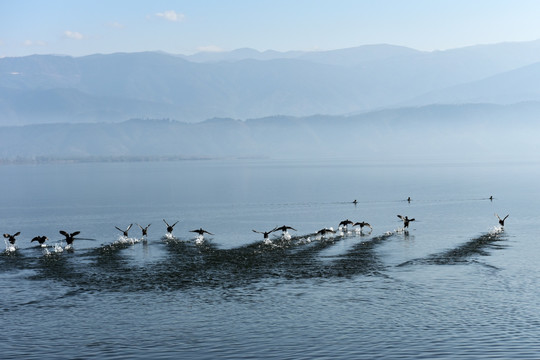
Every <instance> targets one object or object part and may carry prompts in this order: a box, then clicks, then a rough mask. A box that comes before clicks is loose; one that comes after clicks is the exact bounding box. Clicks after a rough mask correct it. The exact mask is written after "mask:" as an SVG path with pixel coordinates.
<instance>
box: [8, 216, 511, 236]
mask: <svg viewBox="0 0 540 360" xmlns="http://www.w3.org/2000/svg"><path fill="white" fill-rule="evenodd" d="M506 216H508V215H506ZM20 234H21V232H20V231H17V232H16V233H15V234H13V237H15V236H19V235H20Z"/></svg>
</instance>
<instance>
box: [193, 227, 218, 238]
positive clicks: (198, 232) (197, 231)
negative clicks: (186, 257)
mask: <svg viewBox="0 0 540 360" xmlns="http://www.w3.org/2000/svg"><path fill="white" fill-rule="evenodd" d="M189 232H194V233H197V234H199V235H201V236H204V234H208V235H214V234H212V233H211V232H208V231H206V230H204V229H203V228H200V229H198V230H190V231H189Z"/></svg>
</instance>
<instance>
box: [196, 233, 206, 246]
mask: <svg viewBox="0 0 540 360" xmlns="http://www.w3.org/2000/svg"><path fill="white" fill-rule="evenodd" d="M203 243H204V236H203V235H197V237H196V238H195V244H196V245H202V244H203Z"/></svg>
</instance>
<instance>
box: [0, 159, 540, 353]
mask: <svg viewBox="0 0 540 360" xmlns="http://www.w3.org/2000/svg"><path fill="white" fill-rule="evenodd" d="M0 171H1V172H2V175H3V176H1V177H0V186H1V189H2V192H1V196H2V199H1V200H2V201H1V202H0V229H1V230H0V231H1V232H2V233H9V234H13V233H15V232H17V231H20V232H21V235H19V236H18V237H17V241H16V244H15V247H16V248H15V249H13V251H11V249H9V251H8V246H7V243H6V251H2V253H1V254H0V273H1V274H2V276H0V286H1V289H2V290H0V292H1V293H2V296H1V297H0V310H1V312H2V323H3V324H4V331H3V332H2V335H0V344H2V346H1V347H2V348H3V350H2V352H3V355H2V356H3V358H43V357H45V358H47V357H54V358H73V357H84V358H93V357H95V358H103V357H130V358H148V357H149V356H152V357H153V358H171V357H178V356H181V357H184V356H190V357H196V358H223V357H230V358H241V357H254V358H279V359H282V358H321V357H328V358H330V357H331V358H340V359H350V358H365V359H371V358H400V359H407V358H410V359H416V358H422V357H423V358H441V359H451V358H456V357H465V358H522V359H526V358H530V359H532V358H535V357H537V354H538V353H539V352H540V348H539V345H538V343H537V339H538V335H540V333H539V332H540V331H539V330H538V329H539V328H540V327H539V326H538V325H539V324H540V319H539V317H538V315H537V314H538V313H539V311H538V310H539V308H538V302H537V301H536V299H538V295H539V293H538V289H537V287H536V276H535V275H536V273H537V270H538V265H537V261H536V256H535V254H537V253H538V251H539V250H540V245H538V243H537V241H536V238H537V237H536V233H537V231H538V229H539V228H540V227H539V225H540V217H539V216H538V214H539V213H540V212H539V205H538V204H539V202H538V200H539V198H540V193H539V191H538V190H537V188H536V183H537V179H538V178H539V177H538V175H539V174H540V168H539V167H538V164H536V163H530V164H501V163H494V164H473V165H472V164H451V165H448V164H446V165H445V164H437V165H433V164H431V165H425V164H402V165H400V166H396V165H395V164H394V165H384V164H374V163H370V164H366V163H362V162H358V161H344V160H340V161H270V160H268V161H251V160H231V161H179V162H157V163H116V164H107V163H105V164H104V163H92V164H48V165H38V166H36V165H17V166H2V167H0ZM409 196H410V197H411V201H410V202H408V201H406V199H407V197H409ZM490 196H493V200H490V199H489V197H490ZM355 199H356V200H357V203H356V204H353V200H355ZM398 214H399V215H404V216H405V215H407V216H409V218H415V221H414V222H411V223H410V225H409V228H408V230H404V229H403V222H402V221H401V220H400V219H399V218H398V217H397V215H398ZM495 214H498V215H500V216H501V217H502V216H505V215H506V214H509V217H508V218H507V219H506V223H505V226H504V229H503V228H501V227H500V225H499V224H498V219H497V218H496V216H495ZM164 219H165V220H166V221H167V222H168V223H169V224H173V223H174V222H176V221H178V224H177V225H175V227H174V230H173V232H172V234H167V232H166V224H165V223H164V221H163V220H164ZM345 219H351V220H352V221H354V222H357V221H358V222H359V221H367V222H369V223H370V224H371V225H372V226H373V230H372V231H370V230H369V229H366V228H364V229H363V230H362V231H361V232H360V231H356V230H355V229H354V228H353V227H351V226H350V225H349V227H348V228H347V230H343V231H339V230H338V224H339V222H341V221H342V220H345ZM137 223H138V224H140V225H142V226H146V225H148V224H151V225H150V227H149V228H148V235H147V236H146V237H143V236H142V234H141V230H140V229H139V227H138V226H137V225H135V224H137ZM130 224H133V226H132V228H131V229H130V230H129V234H128V236H123V235H122V234H121V233H120V232H119V231H118V230H117V229H115V226H117V227H119V228H120V229H126V228H127V227H128V226H129V225H130ZM282 225H288V226H291V227H294V229H296V230H289V231H288V232H287V234H286V236H283V234H282V232H281V231H276V232H273V233H271V234H270V236H269V239H268V240H267V241H265V240H264V238H263V235H262V234H258V233H254V232H253V231H252V230H257V231H270V230H272V229H273V228H275V227H277V226H282ZM330 227H332V228H334V229H335V230H337V232H336V234H327V235H325V236H317V235H316V234H315V233H316V232H317V231H318V230H320V229H322V228H330ZM199 228H203V229H205V230H207V231H209V232H211V233H212V234H214V235H210V234H204V237H203V238H202V239H201V238H200V237H199V235H198V234H196V233H193V232H191V230H195V229H199ZM60 230H65V231H67V232H69V233H72V232H75V231H81V233H80V235H78V236H77V237H78V238H80V239H76V240H75V241H74V243H73V247H72V249H66V243H65V241H64V239H63V236H62V235H60V234H59V231H60ZM37 235H46V236H47V237H48V238H49V240H48V241H47V242H46V243H47V245H48V246H47V247H46V248H42V247H40V246H36V245H35V244H36V243H30V240H31V239H32V238H33V237H34V236H37ZM2 250H4V249H2ZM30 332H31V333H32V334H39V335H32V337H31V338H32V341H24V346H23V339H28V338H29V336H30V335H29V334H30Z"/></svg>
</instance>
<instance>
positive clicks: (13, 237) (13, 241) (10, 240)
mask: <svg viewBox="0 0 540 360" xmlns="http://www.w3.org/2000/svg"><path fill="white" fill-rule="evenodd" d="M20 234H21V232H20V231H17V232H16V233H15V234H13V235H10V234H4V237H5V238H6V239H8V241H9V243H10V244H11V245H15V240H16V239H15V237H17V236H19V235H20Z"/></svg>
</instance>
